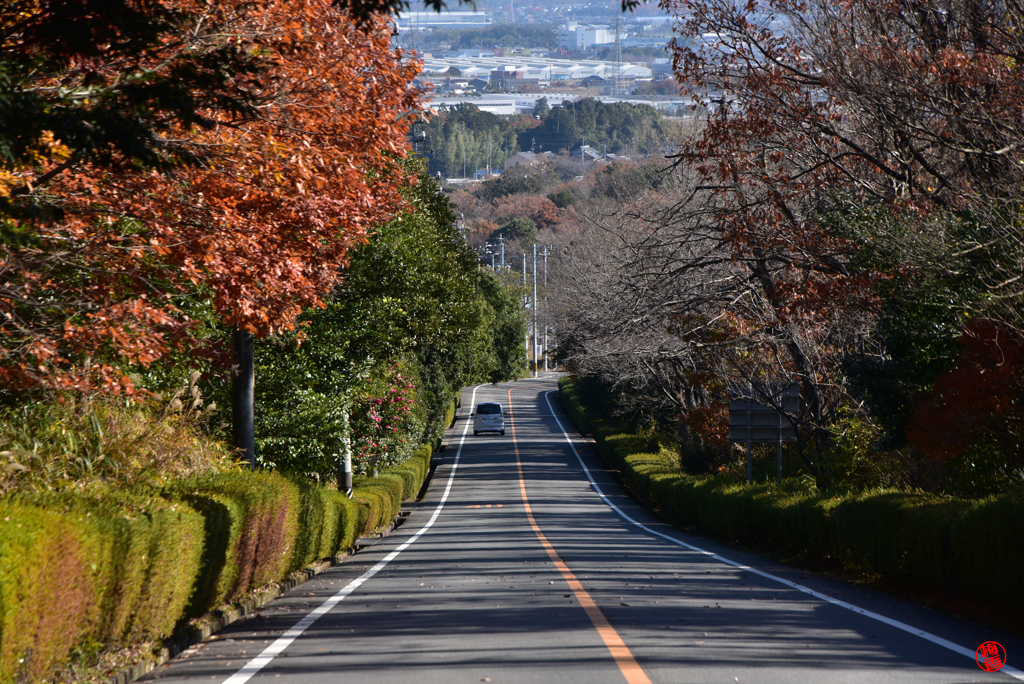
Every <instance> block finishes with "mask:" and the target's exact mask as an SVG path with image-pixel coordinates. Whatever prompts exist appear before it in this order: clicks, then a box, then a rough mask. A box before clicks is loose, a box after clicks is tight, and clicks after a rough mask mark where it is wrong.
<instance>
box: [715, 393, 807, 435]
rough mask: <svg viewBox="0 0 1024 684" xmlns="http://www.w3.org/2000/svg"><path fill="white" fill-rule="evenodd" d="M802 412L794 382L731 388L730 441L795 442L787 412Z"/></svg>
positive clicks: (792, 413) (790, 413) (791, 413)
mask: <svg viewBox="0 0 1024 684" xmlns="http://www.w3.org/2000/svg"><path fill="white" fill-rule="evenodd" d="M799 413H800V385H799V384H797V383H795V382H788V383H782V382H772V383H745V384H737V385H733V387H732V388H730V390H729V441H730V442H779V441H782V442H795V441H796V431H795V430H794V429H793V424H792V423H791V422H790V420H789V419H788V418H787V417H786V416H787V415H798V414H799Z"/></svg>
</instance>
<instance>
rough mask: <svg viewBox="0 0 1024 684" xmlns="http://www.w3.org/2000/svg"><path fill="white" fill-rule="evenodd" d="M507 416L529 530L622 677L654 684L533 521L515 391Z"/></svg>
mask: <svg viewBox="0 0 1024 684" xmlns="http://www.w3.org/2000/svg"><path fill="white" fill-rule="evenodd" d="M508 415H509V423H510V424H511V426H512V446H513V448H514V450H515V453H516V468H517V469H518V471H519V493H520V494H521V495H522V497H523V508H524V509H525V510H526V518H527V520H529V522H530V527H532V528H533V532H534V534H536V535H537V539H539V540H540V543H541V546H543V547H544V550H545V551H546V552H547V554H548V556H549V557H550V558H551V562H552V564H553V565H554V566H555V567H556V568H558V571H559V572H560V573H562V578H563V579H564V580H565V581H566V583H567V584H568V585H569V588H570V589H571V590H572V593H573V594H575V596H576V600H577V601H579V604H580V607H582V608H583V610H584V612H586V614H587V617H589V618H590V621H591V622H592V623H593V625H594V629H596V630H597V633H598V635H600V637H601V641H603V642H604V645H605V646H606V647H607V648H608V651H609V652H610V653H611V655H612V658H614V659H615V664H616V665H618V666H619V670H620V671H621V672H622V676H623V677H625V678H626V682H628V684H651V680H650V679H648V677H647V675H646V674H645V673H644V671H643V668H641V667H640V665H639V663H637V662H636V658H634V657H633V654H632V653H631V652H630V650H629V647H628V646H626V642H624V641H623V640H622V637H621V636H619V633H618V632H617V631H615V628H614V627H612V625H611V623H610V622H608V618H606V617H605V616H604V613H602V612H601V609H600V608H599V607H598V605H597V603H596V602H595V601H594V599H593V598H591V596H590V594H589V593H588V592H587V590H586V589H584V588H583V585H582V584H581V583H580V581H579V580H578V579H576V576H575V575H574V574H573V572H572V570H570V569H569V566H568V565H566V564H565V562H563V561H562V559H561V558H560V557H559V555H558V552H557V551H556V550H555V547H554V546H552V545H551V542H549V541H548V538H547V537H546V536H544V532H542V531H541V529H540V526H539V525H538V524H537V520H536V519H535V518H534V517H533V509H531V508H530V499H529V497H528V496H527V495H526V478H524V477H523V463H522V460H521V459H520V458H519V440H518V439H516V421H515V414H514V413H513V411H512V390H511V389H510V390H509V391H508Z"/></svg>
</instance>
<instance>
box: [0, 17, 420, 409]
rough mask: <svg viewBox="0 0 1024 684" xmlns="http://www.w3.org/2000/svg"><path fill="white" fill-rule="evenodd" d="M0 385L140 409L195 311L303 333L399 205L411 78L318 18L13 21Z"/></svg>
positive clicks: (3, 141)
mask: <svg viewBox="0 0 1024 684" xmlns="http://www.w3.org/2000/svg"><path fill="white" fill-rule="evenodd" d="M0 26H2V27H3V32H2V33H0V40H2V43H0V68H3V70H4V72H5V73H6V74H7V75H8V76H9V77H8V78H7V79H6V80H4V81H3V84H2V85H0V88H2V89H3V90H5V91H6V92H4V93H3V95H4V96H5V97H3V98H0V101H2V104H0V121H2V122H3V126H2V128H3V131H4V132H3V133H2V134H0V195H2V204H0V212H2V218H3V227H2V230H3V244H2V245H0V387H2V388H3V390H5V391H8V392H9V391H12V390H18V389H25V388H33V387H40V388H51V389H58V390H60V389H78V390H85V389H96V388H102V389H104V390H106V391H115V392H116V391H125V390H127V391H131V389H132V386H131V381H130V380H128V379H127V378H126V377H125V372H124V367H125V366H128V365H133V364H135V365H143V366H145V365H147V364H150V363H152V362H153V361H155V360H157V359H159V358H161V357H162V356H164V355H165V354H167V353H168V352H170V351H172V350H175V349H179V350H180V349H185V348H189V347H192V346H194V345H195V344H197V342H196V340H195V338H194V335H193V332H194V330H195V328H196V326H197V322H196V321H195V320H194V318H193V317H191V316H189V315H188V313H187V312H186V307H183V306H182V303H183V302H184V301H185V300H193V301H195V300H199V301H201V302H204V304H205V305H208V306H209V307H211V308H212V310H213V311H214V312H215V314H216V316H217V317H218V318H219V320H221V321H222V322H223V323H225V324H226V325H228V326H237V327H239V328H241V329H244V330H247V331H249V332H251V333H254V334H257V335H260V334H267V333H270V332H273V331H276V330H283V329H289V328H291V327H292V326H293V325H294V321H295V320H296V318H297V316H298V314H299V313H300V312H301V310H302V309H303V308H304V307H307V306H316V305H318V304H319V303H320V301H321V297H322V296H323V295H324V294H325V293H327V292H329V291H330V290H331V288H332V287H333V286H334V285H335V284H336V283H337V282H338V278H339V270H340V267H342V266H343V265H344V264H345V263H346V259H347V256H348V254H349V251H350V250H351V249H352V248H353V247H355V246H357V245H358V244H360V243H361V242H362V241H363V240H364V239H365V236H366V231H367V230H368V229H369V227H370V226H371V225H372V224H374V223H376V222H379V221H381V220H384V219H386V218H387V217H389V216H390V215H391V213H392V212H393V211H394V209H395V208H396V207H397V206H399V205H400V203H401V198H400V196H399V190H400V188H401V187H402V186H403V184H404V183H405V182H406V181H405V178H404V175H403V173H402V170H401V167H400V166H399V165H398V164H397V163H396V160H397V159H398V158H399V157H401V156H403V154H404V135H405V132H406V130H407V119H405V118H403V116H404V115H405V114H406V113H407V112H409V111H410V110H414V109H415V108H416V107H417V105H418V98H419V92H418V91H417V90H416V89H415V88H414V87H413V86H412V85H411V82H412V79H413V78H414V77H415V75H416V73H417V70H418V64H417V63H415V62H408V61H403V55H402V54H401V53H400V52H399V51H396V50H394V49H393V48H392V47H391V43H390V38H391V33H390V24H389V22H388V21H387V20H385V19H383V18H372V17H371V18H369V19H367V20H366V21H364V22H362V23H360V24H358V25H357V24H356V23H355V22H353V21H352V20H351V19H349V18H348V16H347V15H345V14H343V13H342V12H341V11H340V10H338V9H334V8H332V7H331V6H330V5H329V4H328V3H324V2H319V1H317V0H263V1H261V2H221V3H205V2H192V1H190V0H173V1H172V0H167V1H166V2H162V1H160V0H87V1H84V2H76V3H67V2H61V1H60V0H51V1H48V2H47V1H35V2H33V1H29V0H26V1H24V2H18V3H8V5H7V6H6V7H5V9H4V10H0Z"/></svg>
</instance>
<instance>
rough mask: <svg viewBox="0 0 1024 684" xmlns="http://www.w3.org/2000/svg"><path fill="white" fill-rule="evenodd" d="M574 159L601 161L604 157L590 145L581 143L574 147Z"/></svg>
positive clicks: (572, 154)
mask: <svg viewBox="0 0 1024 684" xmlns="http://www.w3.org/2000/svg"><path fill="white" fill-rule="evenodd" d="M570 156H572V158H573V159H582V160H583V161H599V160H600V159H601V157H602V155H601V153H600V152H598V151H597V150H595V149H594V148H593V147H591V146H590V145H581V146H580V147H577V148H576V149H574V150H573V151H572V153H571V155H570Z"/></svg>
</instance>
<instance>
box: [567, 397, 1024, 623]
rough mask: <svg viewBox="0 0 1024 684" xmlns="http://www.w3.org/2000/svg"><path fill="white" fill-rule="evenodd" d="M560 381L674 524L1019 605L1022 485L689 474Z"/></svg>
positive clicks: (584, 424) (634, 484)
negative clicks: (859, 484)
mask: <svg viewBox="0 0 1024 684" xmlns="http://www.w3.org/2000/svg"><path fill="white" fill-rule="evenodd" d="M559 387H560V389H561V392H560V397H561V401H562V406H563V407H564V408H565V410H566V412H567V413H569V415H570V417H571V418H572V420H573V421H574V422H575V423H576V425H577V426H578V427H579V429H580V430H581V431H583V432H586V433H592V434H593V436H594V440H595V442H596V443H597V448H598V451H599V452H600V454H601V456H602V458H604V459H605V461H606V462H607V463H608V464H609V465H610V466H611V467H613V468H615V469H616V470H618V471H619V475H620V478H621V480H622V482H623V483H624V484H625V486H626V487H627V488H628V489H629V490H630V491H631V492H632V494H633V495H634V496H635V497H636V498H637V500H639V501H640V502H641V503H644V504H645V505H647V506H648V507H650V508H652V509H654V510H656V511H657V512H658V513H660V514H661V515H663V516H664V517H665V518H667V519H668V520H670V521H671V522H673V523H675V524H677V525H679V526H682V527H691V528H696V530H697V531H698V532H700V533H701V534H706V535H709V536H712V537H715V538H717V539H721V540H724V541H727V542H733V541H736V542H741V543H743V544H749V545H754V546H759V547H761V548H765V549H772V550H785V551H787V552H789V553H791V554H795V555H802V556H806V557H815V558H819V559H824V558H830V559H832V560H834V561H837V562H839V563H841V564H842V565H843V566H845V567H847V568H850V569H853V570H858V571H863V572H868V573H872V574H879V575H883V576H885V577H888V578H890V579H893V580H897V581H900V582H904V583H906V584H907V585H912V586H915V587H919V588H922V589H927V590H930V591H936V592H942V593H946V594H948V595H950V596H953V597H963V596H970V597H972V598H974V599H975V600H978V601H981V602H995V603H998V604H999V606H1000V607H1002V608H1004V609H1005V608H1007V607H1009V608H1010V609H1012V610H1018V611H1024V583H1022V582H1021V581H1020V578H1021V577H1024V491H1018V492H1016V493H1012V494H1007V495H1002V496H998V497H990V498H987V499H982V500H975V501H970V500H962V499H955V498H951V497H938V496H933V495H926V494H915V493H907V492H900V491H895V490H877V489H876V490H867V491H861V492H837V493H831V492H820V491H818V490H817V489H813V488H806V487H803V486H802V485H799V484H797V483H795V482H792V481H791V482H784V483H783V484H782V485H781V486H777V485H773V484H753V485H748V484H745V483H738V482H736V481H735V480H733V479H730V478H726V477H710V476H704V477H696V476H692V475H687V474H685V473H683V472H682V471H681V470H680V469H679V467H678V465H677V464H676V463H675V462H674V460H673V459H672V458H670V457H667V456H665V455H663V454H649V453H643V451H644V450H645V449H646V448H647V444H646V440H643V439H641V438H638V437H636V436H635V435H634V434H632V433H631V432H630V431H629V429H628V428H627V427H626V426H624V425H621V424H617V423H616V422H615V421H613V420H607V419H603V418H601V417H599V416H596V415H594V414H592V413H591V412H589V411H588V409H587V408H586V407H585V406H584V405H583V403H582V402H581V401H580V398H579V396H577V395H576V393H575V392H574V391H573V385H572V380H571V379H570V378H562V379H561V380H560V381H559Z"/></svg>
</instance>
